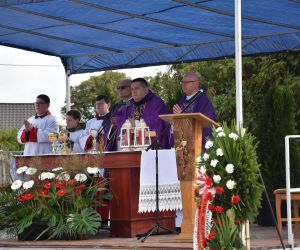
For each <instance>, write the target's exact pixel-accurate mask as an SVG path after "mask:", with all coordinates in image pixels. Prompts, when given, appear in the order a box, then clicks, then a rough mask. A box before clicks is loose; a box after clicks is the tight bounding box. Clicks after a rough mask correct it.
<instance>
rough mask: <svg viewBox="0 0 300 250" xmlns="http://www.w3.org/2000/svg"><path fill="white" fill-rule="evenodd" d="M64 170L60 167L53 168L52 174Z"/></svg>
mask: <svg viewBox="0 0 300 250" xmlns="http://www.w3.org/2000/svg"><path fill="white" fill-rule="evenodd" d="M61 170H64V169H63V168H62V167H58V168H53V169H52V172H57V171H61Z"/></svg>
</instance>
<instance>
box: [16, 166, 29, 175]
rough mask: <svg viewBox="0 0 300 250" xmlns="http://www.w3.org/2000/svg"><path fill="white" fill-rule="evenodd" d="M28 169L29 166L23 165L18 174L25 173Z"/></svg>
mask: <svg viewBox="0 0 300 250" xmlns="http://www.w3.org/2000/svg"><path fill="white" fill-rule="evenodd" d="M27 169H28V167H27V166H23V167H20V168H18V169H17V174H23V173H24V172H26V170H27Z"/></svg>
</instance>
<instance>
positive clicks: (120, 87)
mask: <svg viewBox="0 0 300 250" xmlns="http://www.w3.org/2000/svg"><path fill="white" fill-rule="evenodd" d="M126 88H129V86H118V87H117V90H120V89H122V90H123V89H126Z"/></svg>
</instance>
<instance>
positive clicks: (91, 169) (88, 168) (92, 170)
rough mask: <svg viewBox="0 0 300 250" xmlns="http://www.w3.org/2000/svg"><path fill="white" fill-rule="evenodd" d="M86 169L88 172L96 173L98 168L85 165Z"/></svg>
mask: <svg viewBox="0 0 300 250" xmlns="http://www.w3.org/2000/svg"><path fill="white" fill-rule="evenodd" d="M86 170H87V172H88V173H89V174H97V173H98V172H99V168H97V167H87V169H86Z"/></svg>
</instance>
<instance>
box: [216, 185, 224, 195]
mask: <svg viewBox="0 0 300 250" xmlns="http://www.w3.org/2000/svg"><path fill="white" fill-rule="evenodd" d="M216 193H217V194H219V195H221V194H223V193H224V188H223V187H221V186H216Z"/></svg>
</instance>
